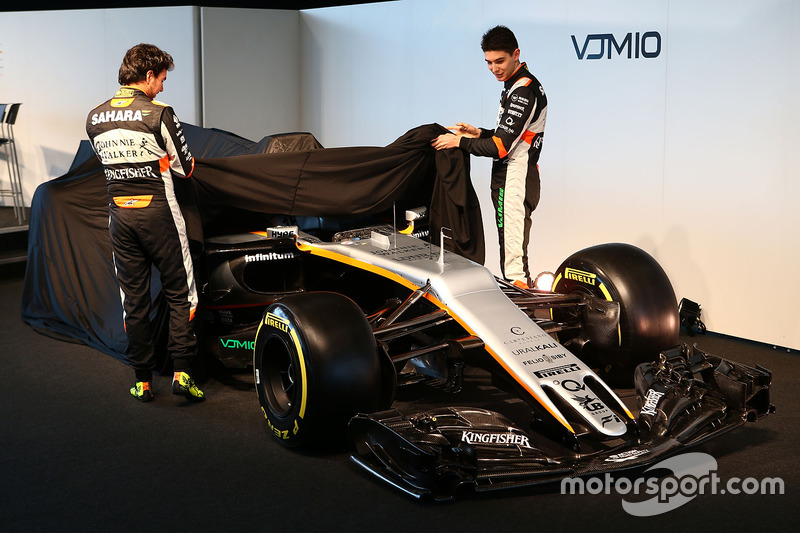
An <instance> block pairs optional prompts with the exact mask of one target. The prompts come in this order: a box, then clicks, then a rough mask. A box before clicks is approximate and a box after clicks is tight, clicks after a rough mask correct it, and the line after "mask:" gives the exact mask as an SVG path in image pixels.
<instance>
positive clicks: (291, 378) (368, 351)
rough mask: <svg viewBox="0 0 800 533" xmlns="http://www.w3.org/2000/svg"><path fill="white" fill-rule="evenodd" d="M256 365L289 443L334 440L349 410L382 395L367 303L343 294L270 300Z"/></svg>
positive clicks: (269, 415) (272, 421)
mask: <svg viewBox="0 0 800 533" xmlns="http://www.w3.org/2000/svg"><path fill="white" fill-rule="evenodd" d="M253 371H254V374H255V384H256V392H257V393H258V400H259V403H260V404H261V409H262V411H263V412H264V417H265V418H266V421H267V424H268V425H269V428H270V430H271V431H272V433H273V434H274V435H275V436H276V437H277V439H278V441H279V442H281V444H283V445H285V446H288V447H298V446H316V445H322V444H329V443H332V442H335V441H337V440H339V439H340V438H342V437H343V436H344V435H345V431H346V427H347V422H348V420H349V419H350V417H352V416H353V415H355V414H356V413H358V412H369V411H372V410H375V409H376V408H377V406H378V403H379V401H380V386H381V367H380V361H379V359H378V354H377V349H376V343H375V337H374V335H373V334H372V329H371V328H370V326H369V323H368V322H367V319H366V317H365V316H364V313H363V312H362V311H361V309H360V308H359V307H358V306H357V305H356V304H355V303H354V302H353V301H352V300H350V299H349V298H347V297H345V296H343V295H341V294H336V293H330V292H318V293H304V294H297V295H292V296H288V297H286V298H283V299H281V300H280V301H278V302H276V303H273V304H271V305H270V306H269V307H267V309H266V310H265V311H264V315H263V318H262V320H261V324H260V325H259V328H258V332H257V333H256V340H255V347H254V352H253Z"/></svg>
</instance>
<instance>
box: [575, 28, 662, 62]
mask: <svg viewBox="0 0 800 533" xmlns="http://www.w3.org/2000/svg"><path fill="white" fill-rule="evenodd" d="M572 46H573V47H574V48H575V54H576V55H577V56H578V60H579V61H584V60H589V61H591V60H595V59H611V57H612V55H613V56H618V57H626V58H627V59H653V58H656V57H658V56H660V55H661V34H660V33H658V32H657V31H646V32H638V31H637V32H631V33H628V34H626V35H624V36H622V37H618V36H615V35H614V34H613V33H591V34H589V35H587V36H585V37H584V38H583V40H582V41H581V40H580V39H579V38H578V37H577V36H575V35H573V36H572Z"/></svg>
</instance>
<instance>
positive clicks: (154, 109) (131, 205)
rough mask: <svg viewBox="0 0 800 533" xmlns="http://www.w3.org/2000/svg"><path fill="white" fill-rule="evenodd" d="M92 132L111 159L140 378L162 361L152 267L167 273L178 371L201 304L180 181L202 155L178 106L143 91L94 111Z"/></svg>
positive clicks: (120, 270)
mask: <svg viewBox="0 0 800 533" xmlns="http://www.w3.org/2000/svg"><path fill="white" fill-rule="evenodd" d="M86 132H87V133H88V135H89V139H90V140H91V142H92V147H93V148H94V151H95V153H96V154H97V157H98V158H99V159H100V161H101V162H102V163H103V167H104V171H105V175H106V183H107V188H108V195H109V204H108V210H109V226H108V227H109V233H110V236H111V244H112V249H113V254H114V267H115V271H116V275H117V280H118V282H119V286H120V289H121V293H122V294H121V296H122V300H123V323H124V326H125V331H126V333H127V335H128V351H127V355H128V357H129V359H130V362H131V365H132V366H133V368H134V370H135V372H136V376H137V380H138V381H149V379H150V376H151V371H152V368H153V366H154V364H155V361H154V341H153V328H152V325H151V323H150V311H151V296H150V273H151V266H152V265H155V267H156V268H157V269H158V270H159V272H160V273H161V283H162V290H163V295H164V297H165V299H166V301H167V304H168V307H169V343H168V346H167V348H168V351H169V354H170V355H171V356H172V358H173V364H174V369H175V371H176V372H188V371H189V361H190V359H191V357H192V356H193V355H194V346H195V338H194V333H193V331H192V323H191V321H192V319H193V318H194V312H195V309H196V307H197V291H196V289H195V280H194V270H193V266H192V258H191V255H190V251H189V241H188V238H187V235H186V225H185V223H184V219H183V214H182V213H181V210H180V207H179V206H178V202H177V200H176V197H175V191H174V188H173V183H172V179H173V178H174V177H178V178H188V177H189V176H190V175H191V173H192V170H193V168H194V158H193V157H192V154H191V153H190V152H189V149H188V147H187V145H186V140H185V138H184V135H183V129H182V127H181V124H180V122H179V121H178V118H177V117H176V115H175V112H174V111H173V110H172V108H171V107H169V106H167V105H165V104H162V103H159V102H156V101H154V100H151V99H150V98H149V97H148V96H147V95H146V94H145V93H144V92H143V91H141V90H139V89H135V88H132V87H121V88H120V89H119V90H118V91H117V93H116V95H114V97H113V98H111V99H110V100H108V101H106V102H105V103H103V104H101V105H99V106H97V107H96V108H95V109H93V110H92V111H91V112H90V113H89V116H88V118H87V120H86Z"/></svg>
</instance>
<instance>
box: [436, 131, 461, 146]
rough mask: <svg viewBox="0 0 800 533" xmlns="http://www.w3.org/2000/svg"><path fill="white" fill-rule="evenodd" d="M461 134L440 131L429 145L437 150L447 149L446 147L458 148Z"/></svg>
mask: <svg viewBox="0 0 800 533" xmlns="http://www.w3.org/2000/svg"><path fill="white" fill-rule="evenodd" d="M461 137H462V136H461V135H453V134H452V133H442V134H441V135H439V136H438V137H436V138H435V139H434V140H432V141H431V146H433V147H434V148H436V149H437V150H447V149H448V148H458V143H459V141H460V140H461Z"/></svg>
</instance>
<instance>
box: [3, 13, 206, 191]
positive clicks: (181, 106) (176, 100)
mask: <svg viewBox="0 0 800 533" xmlns="http://www.w3.org/2000/svg"><path fill="white" fill-rule="evenodd" d="M196 26H197V8H191V7H164V8H156V9H100V10H74V11H37V12H10V13H8V12H4V13H0V27H1V28H3V30H2V33H0V51H2V53H0V102H21V103H22V107H20V111H19V116H18V118H17V124H16V126H15V129H14V133H15V137H16V141H17V151H18V154H19V160H20V166H21V175H22V181H23V196H24V199H25V204H26V205H30V201H31V197H32V195H33V193H34V191H35V190H36V187H37V186H38V185H39V184H40V183H43V182H45V181H47V180H49V179H52V178H55V177H58V176H60V175H62V174H64V173H65V172H66V170H67V169H68V168H69V165H70V163H71V162H72V158H73V157H74V155H75V152H76V150H77V148H78V145H79V143H80V141H81V140H82V139H85V138H86V130H85V123H86V116H87V114H88V113H89V110H91V108H92V107H94V106H96V105H98V104H100V103H102V102H103V101H105V100H107V99H108V98H110V97H111V96H113V94H114V91H116V90H117V88H118V87H119V84H118V83H117V74H118V72H119V65H120V63H121V62H122V57H123V56H124V55H125V51H126V50H127V49H128V48H130V47H131V46H133V45H135V44H138V43H140V42H150V43H153V44H155V45H157V46H160V47H162V48H163V49H165V50H167V51H168V52H169V53H170V54H171V55H172V57H173V59H174V60H175V70H173V71H172V72H170V73H169V74H168V76H167V81H166V83H165V84H164V92H163V93H161V94H160V95H159V99H160V100H162V101H164V102H167V103H169V104H170V105H172V106H173V107H174V108H175V111H176V113H177V114H178V116H179V117H180V119H181V120H183V121H186V122H190V123H197V120H198V119H199V109H200V101H199V98H198V93H197V88H198V87H199V70H198V66H197V59H198V54H197V50H198V49H199V47H198V45H197V42H196V35H197V32H196ZM0 153H1V152H0ZM4 158H5V156H2V157H0V159H4ZM0 187H3V188H8V175H7V172H6V163H5V161H4V160H2V161H0ZM4 200H5V205H11V200H10V199H4Z"/></svg>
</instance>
